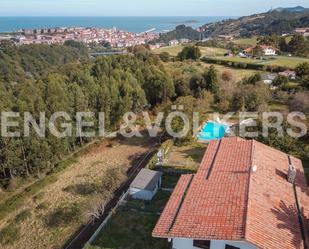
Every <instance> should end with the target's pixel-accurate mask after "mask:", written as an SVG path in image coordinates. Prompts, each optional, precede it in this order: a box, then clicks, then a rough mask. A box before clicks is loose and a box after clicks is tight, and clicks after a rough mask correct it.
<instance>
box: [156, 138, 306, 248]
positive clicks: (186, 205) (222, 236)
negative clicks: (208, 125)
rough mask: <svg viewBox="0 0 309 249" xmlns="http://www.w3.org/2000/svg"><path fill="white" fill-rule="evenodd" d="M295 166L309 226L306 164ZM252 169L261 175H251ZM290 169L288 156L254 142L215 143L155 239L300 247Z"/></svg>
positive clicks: (179, 191) (185, 180)
mask: <svg viewBox="0 0 309 249" xmlns="http://www.w3.org/2000/svg"><path fill="white" fill-rule="evenodd" d="M291 160H292V163H293V164H294V165H295V167H296V168H297V171H298V172H297V181H296V186H297V187H296V192H297V194H298V196H299V202H300V206H301V208H302V210H303V213H304V216H306V217H307V221H308V220H309V219H308V217H309V216H308V207H309V205H308V204H309V201H308V188H307V185H306V182H305V178H304V172H303V168H302V164H301V161H300V160H298V159H296V158H293V157H291ZM253 165H256V166H257V171H256V172H251V167H252V166H253ZM288 165H289V159H288V155H286V154H285V153H282V152H280V151H278V150H275V149H273V148H271V147H268V146H266V145H263V144H261V143H259V142H256V141H253V140H251V141H249V140H244V139H241V138H224V139H222V140H220V141H213V142H211V143H210V144H209V146H208V148H207V151H206V152H205V155H204V158H203V160H202V163H201V165H200V168H199V170H198V172H197V173H196V175H194V177H193V179H192V181H191V180H190V179H191V178H192V175H185V176H182V177H181V179H180V181H179V182H178V184H177V186H176V188H175V190H174V192H173V194H172V196H171V199H170V200H169V202H168V203H167V206H166V208H165V210H164V211H163V214H162V215H161V217H160V219H159V221H158V223H157V226H156V227H155V229H154V231H153V236H155V237H165V238H172V237H182V238H194V239H205V240H206V239H216V240H237V241H239V240H245V241H248V242H250V243H252V244H255V245H256V246H258V247H261V248H298V247H301V246H302V245H303V244H302V243H303V242H302V236H301V232H300V231H301V230H300V225H299V221H298V217H297V209H296V202H295V196H294V191H293V186H292V185H291V184H290V183H288V182H287V180H286V174H287V169H288ZM304 207H306V209H305V208H304Z"/></svg>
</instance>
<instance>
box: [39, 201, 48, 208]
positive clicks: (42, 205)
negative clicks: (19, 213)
mask: <svg viewBox="0 0 309 249" xmlns="http://www.w3.org/2000/svg"><path fill="white" fill-rule="evenodd" d="M36 209H37V210H46V209H48V203H46V202H42V203H40V204H39V205H37V206H36Z"/></svg>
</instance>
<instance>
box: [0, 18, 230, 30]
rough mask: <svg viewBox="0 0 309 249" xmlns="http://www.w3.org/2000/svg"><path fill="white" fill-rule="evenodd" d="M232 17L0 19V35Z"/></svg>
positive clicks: (169, 25) (166, 26)
mask: <svg viewBox="0 0 309 249" xmlns="http://www.w3.org/2000/svg"><path fill="white" fill-rule="evenodd" d="M228 18H231V17H229V16H147V17H146V16H145V17H143V16H1V17H0V32H14V31H18V30H21V29H37V28H54V27H95V28H113V27H116V28H118V29H121V30H127V31H130V32H143V31H146V30H150V29H153V28H154V29H156V32H163V31H168V30H173V29H174V28H175V27H176V26H178V25H181V24H184V25H186V26H191V27H192V28H198V27H200V26H202V25H204V24H206V23H210V22H216V21H221V20H224V19H228Z"/></svg>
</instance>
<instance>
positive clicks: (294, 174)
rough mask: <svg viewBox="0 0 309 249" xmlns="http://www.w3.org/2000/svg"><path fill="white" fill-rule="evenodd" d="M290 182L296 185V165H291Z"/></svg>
mask: <svg viewBox="0 0 309 249" xmlns="http://www.w3.org/2000/svg"><path fill="white" fill-rule="evenodd" d="M287 178H288V182H289V183H292V184H294V183H295V178H296V168H295V167H294V165H292V164H290V165H289V170H288V176H287Z"/></svg>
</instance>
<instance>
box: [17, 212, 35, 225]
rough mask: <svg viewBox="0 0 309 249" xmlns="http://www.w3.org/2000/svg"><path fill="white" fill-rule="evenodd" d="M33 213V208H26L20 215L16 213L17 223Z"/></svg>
mask: <svg viewBox="0 0 309 249" xmlns="http://www.w3.org/2000/svg"><path fill="white" fill-rule="evenodd" d="M31 215H32V213H31V210H29V209H26V210H24V211H21V212H20V213H19V214H18V215H16V217H15V219H14V221H15V222H16V223H20V222H23V221H25V220H27V219H28V218H30V217H31Z"/></svg>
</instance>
